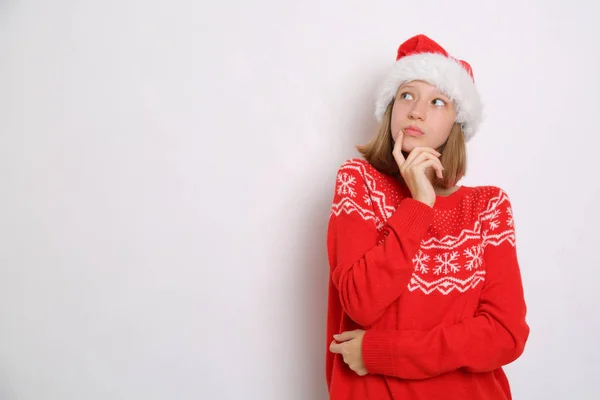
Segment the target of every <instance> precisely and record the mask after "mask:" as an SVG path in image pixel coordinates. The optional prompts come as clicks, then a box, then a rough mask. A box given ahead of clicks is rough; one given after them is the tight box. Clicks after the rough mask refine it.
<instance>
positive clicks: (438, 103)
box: [431, 99, 446, 107]
mask: <svg viewBox="0 0 600 400" xmlns="http://www.w3.org/2000/svg"><path fill="white" fill-rule="evenodd" d="M431 104H433V105H434V106H440V107H444V106H445V105H446V102H445V101H444V100H442V99H435V100H433V101H432V102H431Z"/></svg>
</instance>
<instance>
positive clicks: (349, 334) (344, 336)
mask: <svg viewBox="0 0 600 400" xmlns="http://www.w3.org/2000/svg"><path fill="white" fill-rule="evenodd" d="M358 333H359V330H358V329H357V330H353V331H346V332H342V333H340V334H339V335H333V338H334V339H335V340H337V341H338V342H346V341H348V340H350V339H354V338H355V337H356V335H358Z"/></svg>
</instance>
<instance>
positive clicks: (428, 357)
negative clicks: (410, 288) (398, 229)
mask: <svg viewBox="0 0 600 400" xmlns="http://www.w3.org/2000/svg"><path fill="white" fill-rule="evenodd" d="M498 199H499V200H498V201H497V204H496V205H495V206H494V208H495V209H493V210H492V212H491V214H489V215H495V216H497V218H493V219H492V220H488V221H484V223H483V224H482V227H483V246H484V253H483V256H484V262H485V264H486V265H487V267H486V281H485V284H484V287H483V289H482V292H481V295H480V299H479V306H478V309H477V311H476V313H475V315H474V316H473V317H471V318H468V319H464V320H462V321H461V322H459V323H457V324H454V325H450V326H442V325H439V326H437V327H435V328H433V329H432V330H430V331H415V330H405V331H381V332H377V331H367V332H366V334H365V336H364V339H363V358H364V362H365V367H366V368H367V370H368V371H369V373H372V374H383V375H389V376H395V377H399V378H404V379H426V378H430V377H433V376H436V375H440V374H443V373H446V372H449V371H453V370H457V369H461V368H463V369H465V370H468V371H471V372H486V371H492V370H494V369H497V368H499V367H502V366H504V365H506V364H509V363H511V362H512V361H514V360H515V359H517V358H518V357H519V356H520V355H521V353H522V352H523V350H524V347H525V342H526V341H527V338H528V336H529V326H528V325H527V323H526V304H525V300H524V293H523V287H522V280H521V274H520V270H519V263H518V259H517V251H516V244H515V231H514V229H513V222H512V211H511V210H512V209H511V206H510V202H509V199H508V196H507V195H506V193H504V192H503V191H502V190H500V194H499V197H498Z"/></svg>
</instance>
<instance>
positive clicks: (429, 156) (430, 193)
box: [392, 131, 444, 207]
mask: <svg viewBox="0 0 600 400" xmlns="http://www.w3.org/2000/svg"><path fill="white" fill-rule="evenodd" d="M403 138H404V132H402V131H400V133H399V134H398V138H397V139H396V143H395V144H394V150H393V151H392V155H393V156H394V159H395V160H396V163H397V164H398V168H399V169H400V175H402V178H403V179H404V182H405V183H406V185H407V186H408V189H409V190H410V193H411V195H412V197H413V199H415V200H418V201H420V202H422V203H425V204H427V205H428V206H430V207H433V205H434V204H435V190H434V189H433V185H432V184H431V181H430V180H429V177H428V176H427V169H428V168H433V169H434V170H435V173H436V174H437V176H438V178H440V179H442V178H443V176H444V175H443V170H444V167H442V163H441V161H440V159H439V157H440V156H441V153H439V152H437V151H435V150H434V149H432V148H431V147H415V148H414V149H412V150H411V152H410V154H409V155H408V157H406V159H405V158H404V155H403V154H402V140H403Z"/></svg>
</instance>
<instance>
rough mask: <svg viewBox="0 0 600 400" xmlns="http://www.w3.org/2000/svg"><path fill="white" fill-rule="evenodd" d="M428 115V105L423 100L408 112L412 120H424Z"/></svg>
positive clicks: (414, 103)
mask: <svg viewBox="0 0 600 400" xmlns="http://www.w3.org/2000/svg"><path fill="white" fill-rule="evenodd" d="M426 114H427V104H426V102H425V101H423V100H417V101H415V102H413V106H412V108H411V109H410V110H409V112H408V117H409V118H411V119H420V120H424V119H425V116H426Z"/></svg>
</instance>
